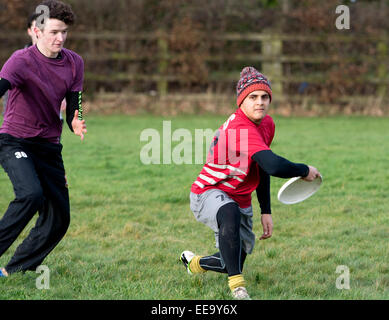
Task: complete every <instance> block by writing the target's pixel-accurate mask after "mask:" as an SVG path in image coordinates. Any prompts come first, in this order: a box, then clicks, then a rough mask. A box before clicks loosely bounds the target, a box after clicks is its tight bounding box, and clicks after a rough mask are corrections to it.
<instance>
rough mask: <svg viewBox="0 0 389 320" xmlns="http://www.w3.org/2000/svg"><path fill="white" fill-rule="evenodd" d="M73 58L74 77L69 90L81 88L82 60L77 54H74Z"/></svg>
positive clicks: (73, 90) (74, 90)
mask: <svg viewBox="0 0 389 320" xmlns="http://www.w3.org/2000/svg"><path fill="white" fill-rule="evenodd" d="M74 60H75V77H74V81H73V84H72V86H71V88H70V91H71V92H78V91H82V90H83V83H84V60H83V59H82V58H81V57H80V56H79V55H76V56H75V57H74Z"/></svg>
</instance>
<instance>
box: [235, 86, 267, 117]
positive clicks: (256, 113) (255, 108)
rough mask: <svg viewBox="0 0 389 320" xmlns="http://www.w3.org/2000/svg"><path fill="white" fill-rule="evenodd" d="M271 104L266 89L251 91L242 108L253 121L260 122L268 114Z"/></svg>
mask: <svg viewBox="0 0 389 320" xmlns="http://www.w3.org/2000/svg"><path fill="white" fill-rule="evenodd" d="M269 105H270V95H269V94H268V93H267V92H266V91H262V90H257V91H253V92H251V93H250V94H249V95H248V96H247V97H246V98H245V99H244V100H243V102H242V104H241V105H240V109H241V110H242V111H243V113H244V114H245V115H246V116H247V118H249V119H250V120H251V121H252V122H254V123H256V124H259V123H260V122H261V120H262V119H263V118H264V117H265V116H266V114H267V111H268V109H269Z"/></svg>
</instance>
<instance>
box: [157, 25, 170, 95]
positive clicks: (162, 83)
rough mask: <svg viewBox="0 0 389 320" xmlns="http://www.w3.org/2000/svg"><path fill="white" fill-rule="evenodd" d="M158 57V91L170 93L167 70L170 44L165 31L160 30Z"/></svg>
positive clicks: (161, 93) (163, 93) (159, 92)
mask: <svg viewBox="0 0 389 320" xmlns="http://www.w3.org/2000/svg"><path fill="white" fill-rule="evenodd" d="M158 59H159V61H158V76H159V78H158V81H157V91H158V94H159V95H160V96H164V95H166V94H167V93H168V82H167V79H166V71H167V69H168V65H169V61H168V59H169V45H168V41H167V39H166V33H164V32H158Z"/></svg>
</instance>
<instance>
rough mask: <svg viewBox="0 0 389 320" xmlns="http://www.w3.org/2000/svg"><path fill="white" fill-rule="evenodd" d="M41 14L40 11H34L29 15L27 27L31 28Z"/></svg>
mask: <svg viewBox="0 0 389 320" xmlns="http://www.w3.org/2000/svg"><path fill="white" fill-rule="evenodd" d="M39 16H40V13H36V12H34V13H32V14H30V15H29V17H28V18H27V28H31V26H32V23H33V22H34V21H35V20H36V19H37V18H38V17H39Z"/></svg>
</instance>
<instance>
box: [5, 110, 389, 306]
mask: <svg viewBox="0 0 389 320" xmlns="http://www.w3.org/2000/svg"><path fill="white" fill-rule="evenodd" d="M225 119H226V117H220V116H219V117H216V116H202V117H197V118H194V117H176V118H170V119H163V118H161V117H146V116H137V117H130V116H109V117H99V116H88V117H87V121H88V122H87V124H88V134H87V137H86V140H85V141H84V142H80V141H79V139H78V138H77V137H75V136H73V135H72V134H71V133H70V132H69V131H68V130H65V133H64V136H63V144H64V150H63V157H64V162H65V167H66V169H67V177H68V181H69V191H70V197H71V216H72V220H71V225H70V228H69V230H68V233H67V234H66V236H65V238H64V239H63V240H62V241H61V242H60V244H59V245H58V246H57V247H56V248H55V250H54V251H53V252H52V253H51V254H50V255H49V256H48V257H47V258H46V260H45V261H44V264H46V265H47V266H48V267H49V268H50V271H51V273H50V289H49V290H38V289H36V286H35V281H36V278H37V277H38V274H36V273H34V272H27V273H26V274H24V275H23V274H14V275H12V276H11V277H9V278H7V279H0V298H1V299H196V300H197V299H200V300H201V299H230V296H229V290H228V286H227V279H226V275H222V274H216V273H211V272H208V273H206V274H203V275H199V276H192V277H190V276H189V275H188V274H186V271H185V270H184V268H183V266H182V265H181V263H180V262H179V261H178V257H179V254H180V253H181V251H183V250H185V249H190V250H192V251H194V252H196V253H198V254H211V253H214V252H215V249H214V237H213V234H212V232H211V230H210V229H208V228H207V227H205V226H203V225H202V224H200V223H198V222H196V221H195V219H194V217H193V215H192V213H191V212H190V210H189V190H190V186H191V184H192V183H193V181H194V179H195V178H196V176H197V174H198V173H199V171H200V169H201V167H202V165H199V164H192V165H190V164H186V165H175V164H170V165H144V164H142V163H141V161H140V157H139V153H140V150H141V148H142V147H143V146H144V145H145V144H146V142H140V140H139V136H140V133H141V131H142V130H143V129H146V128H155V129H157V130H161V128H162V121H163V120H172V130H175V129H177V128H186V129H189V130H190V131H191V132H192V134H193V135H194V130H195V129H196V128H197V129H207V128H210V129H213V130H215V129H217V128H218V127H219V125H220V124H221V123H222V122H223V121H224V120H225ZM275 122H276V136H275V139H274V144H273V148H272V149H273V151H274V152H276V153H278V154H280V155H282V156H284V157H286V158H288V159H290V160H292V161H295V162H305V163H308V164H312V165H314V166H316V167H317V168H318V169H319V170H320V171H321V173H322V174H323V177H324V183H323V185H322V187H321V189H320V190H319V192H318V193H317V194H315V195H314V196H313V197H312V198H310V199H308V200H306V201H304V202H302V203H300V204H296V205H290V206H288V205H283V204H281V203H280V202H278V201H277V198H276V197H277V192H278V189H279V188H280V187H281V185H282V184H283V183H284V182H285V180H282V179H277V178H272V186H271V188H272V189H271V191H272V209H273V222H274V233H273V237H272V238H271V239H268V240H265V241H257V243H256V247H255V248H254V252H253V254H252V255H251V256H249V257H248V258H247V262H246V264H245V269H244V276H245V279H246V281H247V288H248V291H249V293H250V295H251V297H252V298H253V299H276V300H277V299H388V298H389V252H388V248H389V246H388V235H389V215H388V213H389V199H388V192H387V187H388V185H389V170H388V159H389V124H388V119H387V118H368V117H352V118H347V117H334V118H281V117H275ZM176 144H177V143H176V142H173V148H174V146H175V145H176ZM12 198H13V192H12V185H11V184H10V182H9V180H8V177H7V175H6V174H5V173H4V172H3V171H2V170H1V171H0V208H1V211H4V210H5V208H6V207H7V206H8V203H9V201H10V200H12ZM254 199H255V196H254ZM254 215H255V216H254V231H255V233H256V234H257V236H260V235H261V234H262V227H261V224H260V214H259V209H258V204H257V202H256V200H255V201H254ZM33 223H34V221H32V222H31V223H30V224H29V225H28V227H27V228H26V230H24V231H23V233H22V235H21V237H19V238H18V240H17V242H16V243H15V244H14V245H13V246H12V247H11V248H10V249H9V250H8V251H7V252H6V253H5V254H4V255H3V256H2V257H1V258H0V266H3V265H5V264H6V263H7V261H8V260H9V259H10V257H11V255H12V254H13V252H14V250H15V249H16V246H17V245H18V244H19V243H20V242H21V241H22V239H23V238H24V237H25V236H26V235H27V233H28V231H29V229H30V228H31V227H32V226H33ZM339 265H346V266H348V267H349V269H350V290H339V289H337V288H336V286H335V283H336V278H337V277H339V276H340V274H337V273H336V268H337V266H339Z"/></svg>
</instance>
